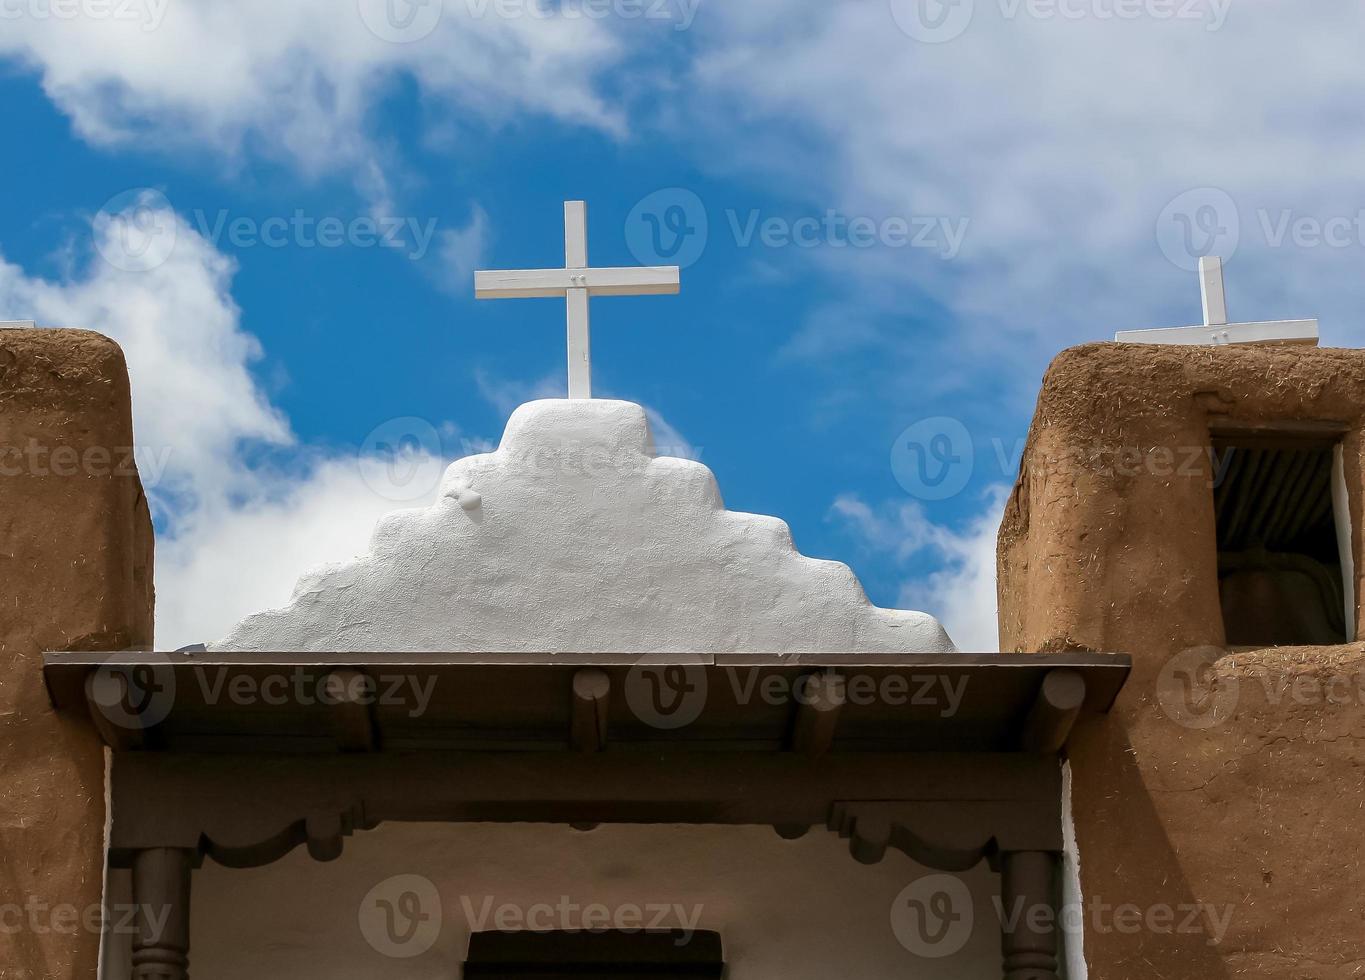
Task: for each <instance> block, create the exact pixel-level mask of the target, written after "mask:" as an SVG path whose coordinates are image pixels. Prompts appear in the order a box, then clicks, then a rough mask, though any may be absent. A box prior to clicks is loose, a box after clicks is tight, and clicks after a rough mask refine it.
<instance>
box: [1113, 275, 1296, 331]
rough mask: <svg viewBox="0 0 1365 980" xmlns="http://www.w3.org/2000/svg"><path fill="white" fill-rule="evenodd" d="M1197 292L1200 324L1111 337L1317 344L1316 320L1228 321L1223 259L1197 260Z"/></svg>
mask: <svg viewBox="0 0 1365 980" xmlns="http://www.w3.org/2000/svg"><path fill="white" fill-rule="evenodd" d="M1199 295H1200V298H1201V299H1202V301H1203V304H1204V325H1203V326H1202V327H1161V328H1159V329H1156V330H1120V331H1119V332H1118V333H1116V334H1114V339H1115V340H1117V341H1119V342H1120V343H1124V344H1203V345H1213V346H1220V345H1223V344H1310V345H1312V346H1314V347H1316V346H1317V344H1318V321H1317V320H1265V321H1261V322H1258V323H1228V300H1227V294H1226V293H1225V292H1224V291H1223V260H1222V259H1220V258H1218V257H1217V256H1206V257H1204V258H1201V259H1200V260H1199Z"/></svg>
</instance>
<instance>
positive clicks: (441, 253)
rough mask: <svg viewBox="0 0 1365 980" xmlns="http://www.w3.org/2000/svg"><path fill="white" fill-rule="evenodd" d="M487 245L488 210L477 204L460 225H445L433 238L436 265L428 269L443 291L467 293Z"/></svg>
mask: <svg viewBox="0 0 1365 980" xmlns="http://www.w3.org/2000/svg"><path fill="white" fill-rule="evenodd" d="M487 248H488V213H487V212H486V211H484V209H483V208H481V207H479V206H478V205H477V204H475V205H474V206H473V210H472V212H471V214H470V216H469V223H468V224H466V225H465V226H464V227H463V228H454V229H446V230H444V231H442V232H441V233H440V234H439V235H438V236H437V239H436V259H437V262H436V265H435V267H434V269H433V270H432V272H431V275H432V276H434V277H435V279H436V284H437V285H438V286H439V287H440V288H441V289H442V290H443V291H445V292H447V293H451V294H452V295H455V296H461V297H468V296H469V295H470V292H471V290H473V288H474V271H475V270H476V269H478V267H479V266H480V265H481V264H483V258H484V253H485V251H486V250H487Z"/></svg>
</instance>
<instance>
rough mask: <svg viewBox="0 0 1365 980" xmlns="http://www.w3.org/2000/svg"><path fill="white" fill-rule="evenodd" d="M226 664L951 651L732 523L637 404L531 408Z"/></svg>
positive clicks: (238, 632) (768, 522)
mask: <svg viewBox="0 0 1365 980" xmlns="http://www.w3.org/2000/svg"><path fill="white" fill-rule="evenodd" d="M210 649H213V650H262V651H265V650H279V651H286V650H298V651H308V650H335V651H386V650H393V651H499V652H503V651H505V652H516V651H546V652H627V653H651V652H689V653H711V652H724V651H735V650H740V651H750V652H773V653H778V652H795V651H800V652H812V653H822V652H831V653H833V652H874V651H875V652H916V651H917V652H951V651H953V649H954V647H953V645H952V641H951V640H950V639H949V638H948V635H947V633H945V632H944V630H943V628H942V627H941V626H940V625H939V623H938V622H937V621H936V620H935V619H934V618H933V617H931V616H928V615H925V614H923V613H917V612H909V611H904V610H891V609H880V608H877V607H875V606H873V605H872V604H871V603H870V602H869V601H868V599H867V596H866V595H865V593H864V592H863V589H862V586H861V585H860V583H859V582H858V580H857V578H856V576H854V574H853V572H852V571H851V570H850V569H849V568H848V567H847V566H846V565H843V564H841V563H839V562H834V561H823V560H817V559H814V558H808V557H806V556H804V555H802V554H800V553H799V552H798V551H797V550H796V548H795V546H794V544H793V543H792V539H791V534H790V532H789V530H788V528H787V525H786V524H785V523H783V522H782V521H780V520H777V519H776V518H772V517H763V516H759V515H755V514H742V513H736V512H733V511H727V510H726V509H725V507H724V504H723V503H722V502H721V496H720V491H719V488H718V487H717V485H716V480H715V477H714V476H713V475H712V473H711V471H710V470H709V469H707V468H706V467H705V466H703V465H701V464H700V463H697V462H694V461H691V460H684V459H675V458H671V457H661V456H656V455H655V454H654V445H653V439H652V437H651V435H650V431H649V423H648V421H647V420H646V417H645V412H644V410H643V409H642V408H641V407H640V406H639V405H635V404H632V403H630V402H621V401H608V400H591V401H589V400H572V401H571V400H565V399H556V400H544V401H535V402H529V403H527V404H525V405H522V406H521V407H520V408H518V409H517V410H516V411H515V412H514V413H513V414H512V417H511V419H510V420H509V421H508V424H507V429H506V431H505V433H504V434H503V438H502V442H501V444H500V445H499V447H498V449H497V451H496V452H492V453H487V454H483V455H478V456H470V457H466V458H464V459H461V460H458V461H456V462H455V463H453V464H451V466H450V467H449V469H448V470H447V471H446V474H445V477H444V479H443V481H442V487H441V496H440V497H439V498H438V500H437V502H436V504H434V505H433V506H432V507H430V508H426V509H418V510H403V511H397V512H395V513H393V514H390V515H388V516H387V517H385V518H384V519H383V520H382V521H380V523H379V525H378V526H377V528H376V529H375V532H374V536H373V539H372V540H371V544H370V553H369V554H367V555H364V556H362V557H359V558H357V559H355V560H353V561H351V562H348V563H344V564H340V565H331V566H325V567H322V568H318V569H315V570H313V571H311V572H309V573H307V574H305V575H304V576H303V577H302V578H301V579H300V580H299V582H298V584H297V585H296V586H295V590H294V596H293V598H292V600H291V601H290V604H289V605H288V606H286V607H285V608H282V609H275V610H270V611H268V612H263V613H259V614H256V615H253V616H250V617H248V618H247V619H245V620H243V621H242V622H241V623H239V624H238V625H237V626H235V627H234V628H233V629H232V631H231V632H230V633H229V634H228V636H227V637H226V638H225V639H223V640H222V641H220V642H218V643H215V644H211V645H210Z"/></svg>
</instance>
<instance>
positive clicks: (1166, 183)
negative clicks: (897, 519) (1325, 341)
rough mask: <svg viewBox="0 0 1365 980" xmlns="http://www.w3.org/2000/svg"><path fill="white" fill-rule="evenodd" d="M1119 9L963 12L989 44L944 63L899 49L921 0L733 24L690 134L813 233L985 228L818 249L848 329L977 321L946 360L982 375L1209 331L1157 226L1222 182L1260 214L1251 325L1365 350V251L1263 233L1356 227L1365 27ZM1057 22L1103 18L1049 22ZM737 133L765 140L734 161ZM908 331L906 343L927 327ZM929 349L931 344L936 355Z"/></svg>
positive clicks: (1238, 302)
mask: <svg viewBox="0 0 1365 980" xmlns="http://www.w3.org/2000/svg"><path fill="white" fill-rule="evenodd" d="M918 6H919V8H920V9H921V10H923V9H933V7H934V5H932V4H931V5H928V7H927V8H926V6H925V5H924V4H919V5H918ZM1118 6H1119V5H1116V4H1113V3H1109V2H1107V0H1080V2H1074V3H1072V2H1067V3H1063V4H1037V3H1032V2H1028V0H975V2H974V3H973V0H964V2H963V3H962V4H958V5H957V7H958V8H961V9H972V8H973V7H974V11H975V15H974V18H973V20H972V22H971V24H970V26H969V27H968V28H967V29H966V30H965V32H964V33H962V34H961V36H959V37H956V38H955V39H953V40H950V41H948V42H947V43H941V44H930V43H923V42H921V41H916V40H914V39H912V38H911V37H910V36H909V35H908V34H907V33H904V32H903V31H901V30H900V29H898V27H897V23H896V20H895V17H894V16H893V10H894V11H896V12H898V13H900V14H901V16H902V17H905V16H910V15H912V14H911V12H912V10H913V8H915V7H916V3H915V2H914V0H890V2H887V0H869V2H865V3H837V4H824V5H819V6H811V5H810V4H807V3H803V2H798V0H756V2H754V3H746V4H722V5H718V6H715V7H712V8H710V9H708V12H707V13H708V16H707V17H705V18H702V19H701V20H699V21H698V29H699V30H704V31H705V32H706V33H705V44H704V46H703V47H702V51H701V53H700V55H699V56H698V58H697V61H696V63H695V67H694V81H695V83H696V84H695V89H694V90H695V91H696V92H698V93H699V95H698V97H697V99H696V101H695V103H694V104H693V110H694V111H693V112H692V113H691V114H689V115H687V116H686V117H685V118H686V120H687V124H688V125H689V126H690V127H693V128H694V129H695V128H696V127H698V126H700V127H702V128H703V129H704V131H705V132H707V133H708V134H709V138H707V139H705V140H701V141H697V140H696V137H695V135H693V137H692V139H693V141H694V142H700V145H701V146H702V147H703V148H704V149H703V152H702V154H701V157H702V159H703V161H704V162H706V163H708V164H710V165H712V166H714V167H717V168H733V167H735V166H739V167H742V168H746V169H747V170H748V171H749V172H750V173H755V174H758V175H760V176H762V178H763V179H764V180H766V181H771V180H773V179H774V178H781V179H782V181H783V184H784V192H785V193H787V194H789V195H791V196H794V197H797V198H799V199H800V200H802V201H805V202H806V206H808V207H809V208H810V209H811V212H812V213H814V214H823V213H824V210H825V209H826V208H828V207H834V208H838V209H840V210H841V211H843V212H844V213H845V214H848V215H850V216H860V215H866V216H871V217H874V218H879V217H883V216H888V215H892V216H948V217H950V218H964V217H965V218H968V219H970V225H969V229H968V232H967V235H966V241H965V245H964V248H963V251H962V254H961V256H960V257H959V259H957V260H955V261H943V260H941V259H939V258H937V257H936V256H934V255H933V254H931V253H930V252H928V251H921V250H917V249H908V248H903V249H874V250H860V249H849V248H845V249H828V250H823V251H822V252H821V253H818V254H819V255H820V257H821V258H822V259H823V260H824V261H826V262H829V263H831V264H832V265H833V266H834V267H836V268H837V269H838V270H839V271H840V272H841V273H844V274H846V275H847V276H848V277H850V278H852V279H853V280H854V281H856V282H857V283H858V287H857V289H855V290H851V291H850V293H849V296H848V303H847V304H844V305H845V306H846V307H847V309H846V310H845V312H846V313H847V312H850V309H851V308H852V307H853V306H855V305H857V306H867V307H872V308H874V309H879V310H882V311H891V312H895V313H899V314H900V315H901V316H902V317H904V316H906V314H907V312H908V311H909V310H912V309H916V308H920V309H923V308H925V307H926V306H927V304H926V303H925V302H924V299H925V297H926V296H927V297H929V298H931V299H932V300H933V301H935V302H937V303H940V304H944V305H946V306H947V307H948V308H949V310H950V311H951V312H952V313H953V314H955V315H956V316H955V318H956V319H957V321H958V323H957V325H956V326H955V329H954V330H953V331H952V334H951V336H950V337H948V338H946V339H945V340H944V341H943V342H942V346H943V347H944V348H945V349H947V350H948V351H949V352H950V353H953V354H956V355H957V356H958V357H960V358H964V359H965V360H967V361H969V362H970V361H974V360H976V359H977V358H978V357H979V355H977V354H975V353H972V352H975V351H979V350H981V349H982V348H980V347H979V346H978V344H980V343H985V342H989V343H990V345H991V346H990V347H988V348H986V350H1009V349H1011V347H1012V346H1013V345H1014V344H1016V343H1019V342H1023V343H1027V344H1029V345H1031V347H1032V348H1033V349H1034V350H1035V351H1036V350H1041V351H1043V352H1048V353H1050V352H1051V351H1055V350H1056V349H1057V347H1058V346H1060V345H1061V344H1062V343H1066V342H1071V341H1074V340H1080V339H1111V338H1112V331H1113V330H1114V329H1116V328H1124V327H1140V326H1163V325H1175V324H1179V323H1182V322H1183V323H1196V322H1198V309H1199V307H1198V290H1197V284H1196V280H1195V278H1194V276H1193V275H1192V274H1190V273H1187V272H1184V271H1182V270H1180V269H1178V268H1176V267H1175V266H1173V265H1171V264H1170V263H1168V262H1167V260H1166V259H1165V258H1164V257H1163V255H1162V253H1161V251H1160V249H1159V248H1158V244H1157V230H1156V229H1157V218H1158V215H1159V214H1160V213H1161V211H1162V208H1163V207H1164V205H1165V204H1166V203H1167V202H1169V201H1170V200H1171V199H1172V198H1173V197H1175V196H1176V195H1177V194H1179V193H1180V192H1182V191H1186V190H1189V189H1192V188H1200V187H1205V186H1209V185H1212V186H1215V187H1218V188H1222V189H1224V190H1226V191H1227V192H1228V193H1229V194H1230V195H1231V197H1232V198H1233V200H1234V203H1235V204H1236V206H1237V210H1238V212H1239V213H1240V218H1241V236H1240V249H1239V251H1238V253H1237V260H1236V261H1235V262H1233V263H1232V264H1230V266H1229V268H1228V275H1229V282H1228V287H1229V294H1230V297H1231V298H1232V302H1233V305H1234V307H1235V309H1234V311H1233V312H1234V314H1237V315H1241V316H1242V317H1244V318H1247V319H1260V318H1264V317H1269V318H1274V317H1276V316H1313V315H1320V316H1323V317H1324V318H1326V322H1325V323H1324V330H1325V333H1326V334H1327V336H1328V338H1329V339H1337V340H1341V339H1347V338H1350V337H1356V338H1358V337H1360V336H1361V332H1360V330H1359V328H1358V326H1357V325H1356V323H1355V322H1354V319H1355V311H1356V309H1357V308H1358V306H1359V302H1360V300H1362V299H1365V285H1362V283H1361V279H1360V277H1359V276H1358V275H1356V274H1355V271H1356V269H1357V268H1358V266H1359V264H1360V262H1361V259H1362V258H1365V241H1354V242H1353V243H1352V244H1351V245H1349V246H1347V247H1341V248H1332V247H1326V246H1322V247H1315V248H1292V247H1281V248H1272V247H1270V246H1269V243H1268V242H1267V240H1266V239H1267V237H1268V236H1267V235H1266V234H1265V233H1264V231H1263V230H1262V229H1261V227H1260V225H1261V222H1260V221H1259V218H1258V216H1257V212H1258V211H1259V210H1260V209H1263V208H1264V209H1268V211H1269V212H1270V213H1271V214H1272V215H1277V214H1278V213H1279V212H1280V210H1281V209H1284V208H1289V209H1292V210H1293V212H1294V214H1296V215H1303V214H1307V215H1313V216H1316V217H1317V218H1318V219H1320V220H1321V219H1326V218H1327V217H1329V216H1345V217H1348V218H1351V219H1353V218H1354V217H1355V216H1356V214H1357V213H1358V212H1359V211H1360V209H1361V207H1362V205H1365V201H1363V200H1362V199H1361V197H1360V192H1359V182H1358V176H1357V175H1358V174H1359V172H1360V170H1361V168H1362V166H1365V128H1362V127H1360V126H1356V125H1351V124H1349V123H1348V122H1346V120H1348V119H1354V118H1355V117H1356V116H1358V114H1359V113H1358V109H1357V108H1356V107H1355V106H1354V104H1353V103H1351V101H1350V96H1349V94H1348V93H1350V92H1353V91H1356V90H1357V89H1358V88H1359V85H1360V82H1361V80H1362V76H1365V71H1362V68H1361V64H1360V59H1359V57H1358V53H1357V52H1356V50H1355V47H1356V45H1355V40H1356V39H1358V38H1359V37H1360V36H1362V34H1363V33H1365V6H1362V5H1360V4H1319V5H1311V6H1305V5H1303V4H1283V3H1273V2H1268V0H1244V2H1241V3H1235V4H1231V5H1230V6H1229V4H1228V2H1227V0H1217V2H1215V0H1196V2H1194V3H1192V4H1175V5H1169V4H1159V3H1155V2H1152V3H1147V4H1140V5H1138V6H1139V9H1150V10H1157V9H1158V8H1161V9H1170V8H1175V9H1177V10H1189V9H1192V10H1194V11H1195V12H1197V13H1201V14H1203V17H1202V18H1201V19H1195V20H1186V19H1183V18H1181V17H1177V18H1171V19H1160V18H1159V17H1157V16H1139V17H1137V18H1136V19H1131V18H1125V17H1114V16H1112V12H1113V10H1114V9H1115V8H1116V7H1118ZM1124 6H1125V7H1127V8H1128V9H1131V8H1132V5H1124ZM1041 8H1047V9H1051V10H1058V9H1061V10H1064V11H1065V10H1080V11H1082V15H1081V16H1080V17H1068V16H1065V15H1063V14H1058V15H1057V16H1055V17H1053V18H1051V19H1046V18H1042V17H1038V16H1034V15H1032V14H1031V13H1030V11H1034V10H1037V9H1041ZM940 9H942V10H947V11H951V10H952V9H953V7H952V6H951V5H943V6H941V8H940ZM1092 11H1095V13H1092ZM1105 11H1109V12H1110V14H1111V16H1109V17H1107V18H1106V17H1104V16H1102V15H1103V13H1104V12H1105ZM1215 27H1216V28H1217V29H1210V28H1215ZM1291 50H1292V51H1294V52H1300V53H1301V52H1311V56H1302V57H1300V56H1294V55H1291V54H1289V52H1290V51H1291ZM737 93H742V97H737ZM736 130H742V131H743V132H744V133H745V137H744V139H743V141H742V145H740V146H737V147H735V149H734V152H728V151H729V148H730V147H731V146H732V145H733V144H734V140H733V135H734V133H735V131H736ZM722 144H723V145H724V146H725V147H726V148H727V152H726V153H725V154H724V155H720V154H717V153H716V152H714V151H715V149H716V147H717V146H719V145H722ZM1192 217H1195V216H1194V215H1192ZM1218 217H1219V219H1220V220H1221V219H1222V218H1223V217H1224V216H1222V215H1220V216H1218ZM902 322H903V321H902ZM814 329H815V331H816V332H818V331H820V330H822V329H823V330H826V331H838V330H839V329H840V328H839V327H838V326H837V324H834V323H827V324H824V325H823V327H822V326H820V325H817V326H816V327H815V328H814ZM895 333H896V334H897V335H898V336H899V337H900V338H901V339H900V341H899V343H900V344H902V345H904V344H905V343H906V340H905V338H906V336H907V331H906V330H905V329H904V327H903V326H902V328H901V329H900V330H898V331H896V332H895ZM923 339H924V338H923V335H922V334H919V333H915V334H913V340H914V344H915V350H914V353H915V354H917V355H920V356H922V355H923V354H924V347H923ZM831 342H832V341H822V340H821V339H820V338H818V337H815V336H807V337H805V338H803V339H802V342H801V347H802V349H804V350H807V351H815V350H819V349H821V348H822V347H824V346H827V345H828V344H829V343H831ZM876 342H877V343H878V344H879V345H881V346H882V347H883V348H887V347H893V346H894V345H895V344H896V343H897V341H896V340H894V339H892V338H887V339H885V340H882V339H878V340H877V341H876Z"/></svg>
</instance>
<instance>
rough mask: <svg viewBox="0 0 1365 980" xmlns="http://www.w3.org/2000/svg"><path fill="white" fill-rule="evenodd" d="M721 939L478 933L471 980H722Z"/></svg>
mask: <svg viewBox="0 0 1365 980" xmlns="http://www.w3.org/2000/svg"><path fill="white" fill-rule="evenodd" d="M724 972H725V959H724V957H723V955H722V952H721V942H720V935H719V933H715V932H691V933H688V932H683V931H682V930H657V931H646V932H622V931H607V932H476V933H474V934H473V935H472V936H470V937H469V958H468V960H467V961H466V962H465V965H464V977H465V980H569V978H577V980H583V978H584V977H610V978H612V980H664V978H667V980H720V977H721V976H722V975H723V974H724Z"/></svg>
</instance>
